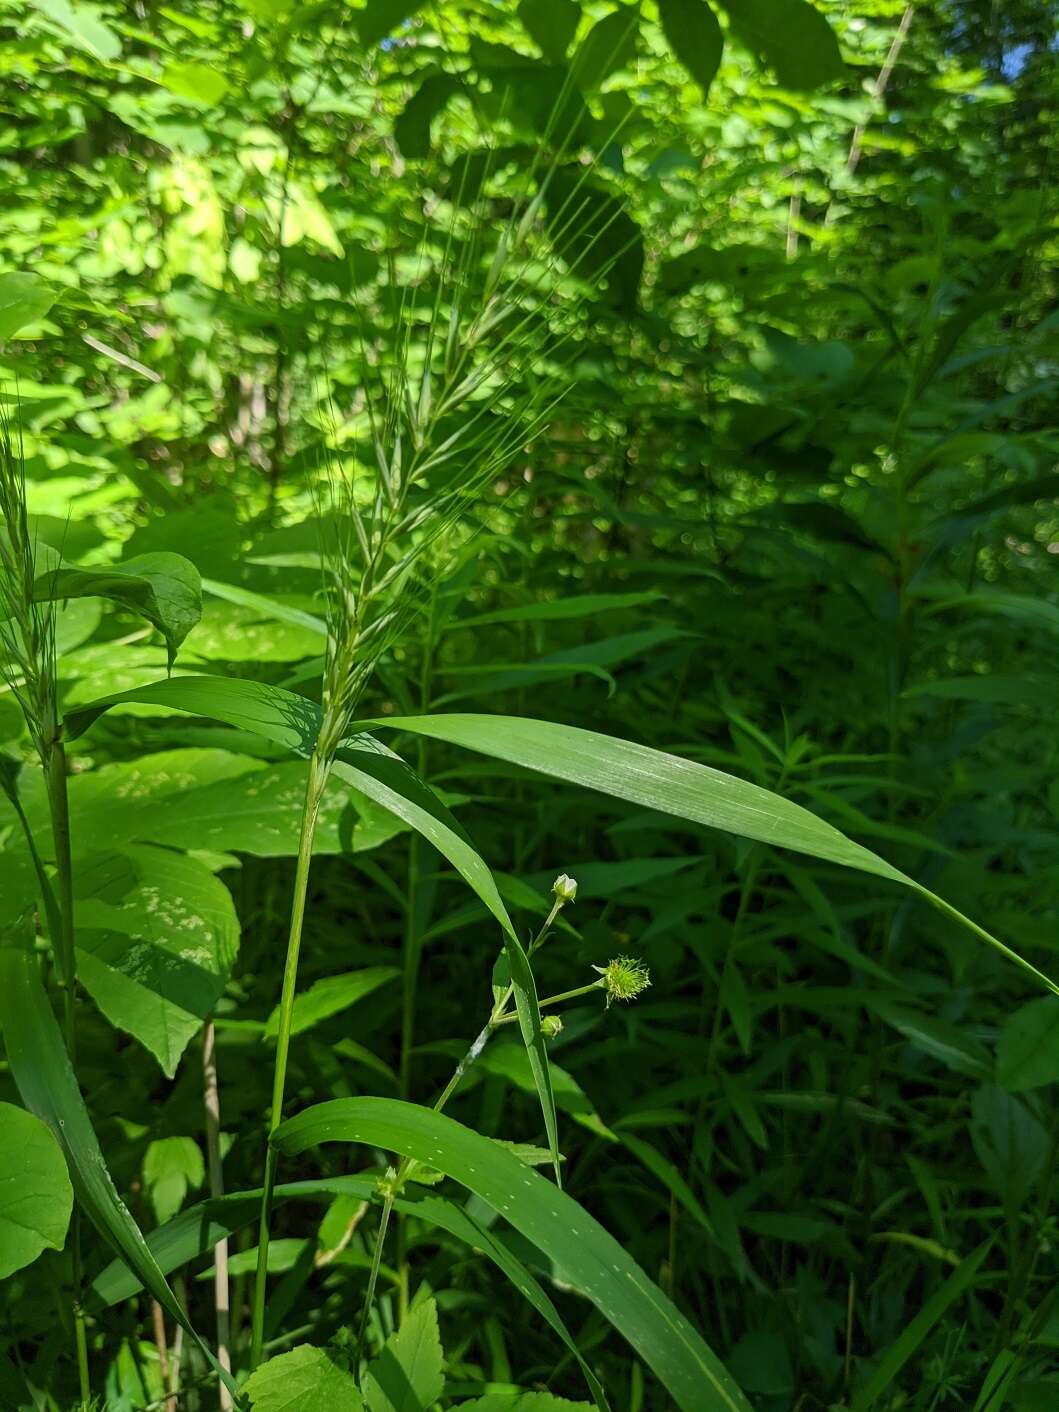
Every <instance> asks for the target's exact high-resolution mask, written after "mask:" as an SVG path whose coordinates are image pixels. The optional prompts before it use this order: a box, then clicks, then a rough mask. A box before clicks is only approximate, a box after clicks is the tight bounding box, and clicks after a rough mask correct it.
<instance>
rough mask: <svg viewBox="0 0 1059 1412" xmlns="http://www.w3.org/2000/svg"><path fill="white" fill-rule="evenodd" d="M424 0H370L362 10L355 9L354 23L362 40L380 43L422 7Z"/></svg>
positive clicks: (369, 44)
mask: <svg viewBox="0 0 1059 1412" xmlns="http://www.w3.org/2000/svg"><path fill="white" fill-rule="evenodd" d="M422 4H423V0H368V3H367V4H366V5H365V6H364V8H363V9H362V10H354V11H353V24H354V26H355V28H356V31H357V34H358V35H359V36H360V42H361V43H362V44H364V45H366V46H367V47H369V48H370V47H371V46H372V45H373V44H378V42H379V40H380V39H385V38H386V36H387V35H388V34H392V33H393V31H394V30H395V29H396V28H397V27H398V25H400V24H401V23H403V21H405V20H407V19H409V18H411V16H412V15H414V14H415V13H416V12H417V11H418V10H419V9H421V7H422Z"/></svg>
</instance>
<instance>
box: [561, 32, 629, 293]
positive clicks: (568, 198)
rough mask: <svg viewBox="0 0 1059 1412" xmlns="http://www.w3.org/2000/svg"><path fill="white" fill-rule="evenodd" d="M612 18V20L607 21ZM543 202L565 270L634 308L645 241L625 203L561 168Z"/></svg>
mask: <svg viewBox="0 0 1059 1412" xmlns="http://www.w3.org/2000/svg"><path fill="white" fill-rule="evenodd" d="M612 18H616V16H608V17H607V19H612ZM621 18H622V21H623V23H624V16H621ZM605 23H606V20H601V21H600V24H605ZM598 27H599V26H597V28H598ZM591 37H592V36H591V35H589V39H591ZM586 43H587V40H586ZM546 201H547V207H548V235H549V238H550V239H551V242H552V244H553V246H554V247H555V250H556V253H557V254H558V255H559V256H560V258H561V259H562V260H563V262H564V263H565V264H566V266H567V267H568V269H569V270H570V271H571V272H572V273H573V274H575V275H576V276H577V277H578V278H579V279H582V280H587V281H589V282H590V283H595V282H596V281H599V280H606V283H607V291H608V299H609V300H610V302H611V303H612V304H614V305H616V306H617V307H618V308H620V309H622V310H630V309H633V308H635V306H636V301H637V295H638V293H639V288H640V277H641V275H642V274H643V264H644V241H643V232H642V231H641V229H640V227H639V226H638V225H637V224H636V222H635V221H634V220H633V218H632V217H631V216H630V215H629V213H628V211H627V209H626V207H625V203H624V201H623V200H622V199H621V198H620V197H619V196H617V195H612V194H611V192H610V191H609V190H607V189H606V188H605V187H604V186H603V185H602V184H601V183H600V182H598V181H595V180H592V179H590V178H587V177H586V175H585V171H584V169H583V168H581V167H559V168H558V169H557V170H555V171H553V172H551V173H549V176H548V181H547V187H546Z"/></svg>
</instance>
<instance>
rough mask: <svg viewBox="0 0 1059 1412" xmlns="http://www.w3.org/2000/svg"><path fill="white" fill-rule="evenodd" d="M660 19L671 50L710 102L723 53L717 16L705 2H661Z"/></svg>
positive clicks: (698, 0) (688, 0) (699, 0)
mask: <svg viewBox="0 0 1059 1412" xmlns="http://www.w3.org/2000/svg"><path fill="white" fill-rule="evenodd" d="M658 17H659V19H660V20H661V21H662V32H663V34H664V35H665V37H666V39H667V40H668V41H669V47H670V48H671V49H672V51H673V53H674V55H675V56H676V57H677V58H678V59H679V60H680V62H681V63H682V64H683V65H684V67H685V68H686V69H687V71H688V73H689V74H690V75H691V77H692V78H693V79H694V80H695V82H696V83H697V84H698V85H699V87H700V88H701V89H702V96H703V98H708V97H709V95H710V84H711V83H712V82H713V80H714V76H715V75H716V73H717V70H718V68H719V66H720V63H721V55H722V53H723V52H724V35H723V34H722V33H721V26H720V25H719V24H718V22H717V16H716V15H715V14H714V13H713V11H712V10H711V9H710V7H709V5H708V4H707V3H706V0H658Z"/></svg>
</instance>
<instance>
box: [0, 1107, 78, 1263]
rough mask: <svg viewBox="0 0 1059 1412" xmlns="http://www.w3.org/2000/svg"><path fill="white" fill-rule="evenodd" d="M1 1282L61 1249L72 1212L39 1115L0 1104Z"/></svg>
mask: <svg viewBox="0 0 1059 1412" xmlns="http://www.w3.org/2000/svg"><path fill="white" fill-rule="evenodd" d="M0 1132H2V1133H3V1135H4V1137H3V1142H2V1143H0V1280H5V1279H7V1277H8V1275H12V1274H14V1272H15V1271H16V1270H21V1269H22V1267H23V1266H24V1265H29V1264H32V1262H33V1261H34V1260H36V1258H37V1256H38V1255H39V1254H40V1253H41V1251H42V1250H44V1249H51V1250H61V1249H62V1248H63V1241H64V1240H65V1239H66V1228H67V1226H68V1225H69V1224H70V1212H71V1211H72V1210H73V1200H74V1194H73V1187H71V1185H70V1177H69V1173H68V1172H67V1170H66V1159H65V1158H64V1157H63V1153H62V1149H61V1148H60V1146H59V1144H58V1143H57V1142H56V1141H55V1138H54V1137H53V1136H52V1133H51V1129H50V1128H49V1127H48V1126H47V1124H45V1123H43V1122H41V1120H40V1118H38V1117H35V1116H34V1115H33V1114H32V1113H27V1112H26V1110H25V1109H24V1108H16V1107H15V1106H14V1104H11V1103H0Z"/></svg>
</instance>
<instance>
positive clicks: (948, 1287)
mask: <svg viewBox="0 0 1059 1412" xmlns="http://www.w3.org/2000/svg"><path fill="white" fill-rule="evenodd" d="M992 1245H993V1237H990V1239H988V1240H984V1241H983V1242H982V1244H981V1245H980V1246H979V1247H978V1248H977V1250H972V1252H971V1253H970V1255H968V1256H967V1257H966V1259H964V1260H962V1261H961V1262H960V1264H959V1265H958V1266H957V1267H956V1269H955V1270H953V1272H952V1274H951V1275H950V1276H949V1278H948V1279H947V1280H946V1281H945V1283H944V1284H943V1285H941V1286H940V1287H939V1288H938V1289H936V1290H935V1291H934V1293H933V1294H932V1295H931V1296H930V1298H929V1299H928V1300H927V1302H926V1304H924V1305H923V1307H922V1309H920V1310H919V1312H918V1313H917V1314H915V1315H914V1316H913V1318H912V1319H911V1321H910V1322H909V1324H908V1325H907V1327H906V1328H905V1329H904V1330H903V1331H902V1333H901V1335H900V1337H899V1338H898V1339H897V1341H896V1343H892V1344H891V1345H890V1347H889V1348H888V1349H887V1350H886V1352H885V1353H884V1354H883V1356H882V1358H881V1359H880V1360H879V1362H878V1363H877V1364H876V1366H875V1368H874V1370H873V1372H872V1374H871V1376H870V1377H869V1379H868V1381H867V1382H866V1383H865V1384H864V1386H863V1387H862V1388H861V1389H860V1390H859V1391H858V1392H857V1393H855V1394H854V1397H853V1401H852V1403H851V1406H850V1412H871V1408H873V1407H878V1406H879V1399H880V1398H881V1397H882V1396H883V1395H884V1394H885V1392H886V1390H887V1388H888V1387H889V1386H890V1385H891V1383H892V1382H893V1380H894V1379H895V1378H896V1377H897V1375H898V1373H900V1371H901V1369H902V1368H903V1367H904V1365H905V1364H906V1363H907V1362H908V1360H909V1359H910V1358H911V1357H912V1356H913V1355H914V1354H915V1353H916V1352H917V1351H918V1350H919V1348H920V1347H921V1345H922V1344H923V1343H924V1341H925V1340H926V1339H927V1337H928V1336H929V1334H930V1332H931V1330H932V1329H933V1328H934V1326H935V1325H936V1324H937V1322H938V1320H939V1319H940V1318H941V1317H942V1315H944V1314H945V1313H946V1311H947V1310H948V1309H949V1308H950V1306H951V1305H953V1304H955V1302H956V1301H957V1300H958V1299H959V1298H960V1296H961V1295H962V1294H964V1293H965V1291H966V1290H967V1289H969V1288H970V1286H971V1284H972V1283H973V1281H974V1277H975V1275H977V1273H978V1270H979V1267H980V1266H981V1264H982V1261H983V1260H984V1259H985V1257H986V1256H987V1255H988V1254H989V1251H990V1250H991V1248H992Z"/></svg>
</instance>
